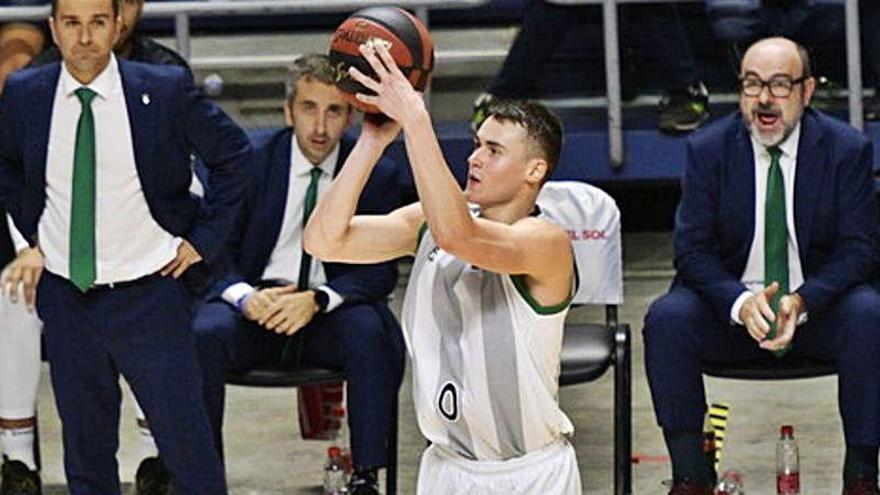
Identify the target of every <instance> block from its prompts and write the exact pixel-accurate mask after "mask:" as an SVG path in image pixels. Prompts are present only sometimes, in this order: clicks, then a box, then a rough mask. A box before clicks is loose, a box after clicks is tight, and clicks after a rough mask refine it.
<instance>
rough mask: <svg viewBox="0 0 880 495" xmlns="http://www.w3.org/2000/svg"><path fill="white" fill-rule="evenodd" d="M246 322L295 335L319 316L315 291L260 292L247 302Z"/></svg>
mask: <svg viewBox="0 0 880 495" xmlns="http://www.w3.org/2000/svg"><path fill="white" fill-rule="evenodd" d="M243 310H244V311H243V312H244V316H245V318H247V319H249V320H251V321H255V322H257V324H259V325H260V326H262V327H264V328H265V329H266V330H271V331H273V332H275V333H283V334H285V335H293V334H295V333H296V332H298V331H299V330H300V329H301V328H302V327H304V326H306V325H308V324H309V322H310V321H312V318H314V317H315V315H316V314H317V313H318V305H317V303H315V293H314V291H311V290H307V291H301V292H297V290H296V286H295V285H287V286H283V287H273V288H269V289H261V290H258V291H257V292H254V293H253V294H251V295H250V296H248V298H247V299H246V300H245V302H244V308H243Z"/></svg>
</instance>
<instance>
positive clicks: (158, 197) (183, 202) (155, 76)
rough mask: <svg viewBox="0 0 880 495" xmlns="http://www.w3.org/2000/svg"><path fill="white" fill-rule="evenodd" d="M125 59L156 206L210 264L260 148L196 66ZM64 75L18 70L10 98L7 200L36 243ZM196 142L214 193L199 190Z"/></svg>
mask: <svg viewBox="0 0 880 495" xmlns="http://www.w3.org/2000/svg"><path fill="white" fill-rule="evenodd" d="M118 63H119V73H120V77H121V79H122V86H123V90H124V93H125V102H126V108H127V110H128V118H129V121H130V123H131V132H132V145H133V147H134V157H135V165H136V167H137V172H138V177H139V179H140V182H141V187H142V188H143V192H144V196H145V198H146V200H147V205H148V207H149V210H150V213H151V214H152V216H153V218H154V219H155V220H156V222H157V223H158V224H159V225H160V226H161V227H162V228H164V229H165V230H166V231H168V232H170V233H171V234H173V235H175V236H181V237H183V238H185V239H187V240H188V241H190V242H191V243H192V244H193V246H194V247H195V248H196V250H198V252H199V254H201V256H202V257H203V258H204V259H205V260H206V261H209V262H210V261H212V260H213V259H214V258H215V257H216V255H217V254H218V252H219V251H220V249H221V247H222V246H223V242H224V240H225V239H226V237H227V235H228V233H229V230H230V229H231V227H232V223H233V220H234V218H235V213H236V211H237V209H238V207H239V205H240V202H241V197H242V194H243V192H244V182H245V177H246V175H247V171H246V170H245V167H246V166H247V165H248V161H249V158H250V153H251V148H250V143H249V142H248V140H247V136H245V134H244V132H243V131H242V130H241V129H240V128H239V127H238V126H237V125H236V124H235V123H233V122H232V120H230V119H229V117H227V116H226V114H224V113H223V112H222V111H221V110H220V109H219V108H218V107H217V106H216V105H214V104H213V103H211V102H209V101H207V100H206V99H205V98H204V97H203V96H202V94H201V92H199V91H198V90H196V88H195V87H194V86H193V84H192V80H191V78H190V76H189V74H188V72H187V71H186V69H183V68H180V67H176V66H157V65H146V64H141V63H137V62H130V61H126V60H122V59H119V60H118ZM60 73H61V65H60V63H52V64H48V65H45V66H42V67H38V68H30V69H24V70H22V71H19V72H16V73H15V74H13V75H11V76H10V77H9V78H8V79H7V81H6V86H5V90H4V91H3V96H2V99H0V201H2V202H4V203H5V204H6V206H7V208H8V210H9V213H10V214H11V215H12V218H13V220H14V221H15V224H16V226H17V227H18V230H19V231H20V232H21V233H22V235H23V236H24V237H25V238H26V239H28V242H29V243H30V244H31V245H32V246H34V245H36V243H37V239H36V233H37V224H38V222H39V220H40V216H41V215H42V212H43V208H44V206H45V203H46V191H45V180H46V151H47V148H48V141H49V126H50V123H51V120H52V106H53V104H54V100H55V90H56V86H57V84H58V77H59V75H60ZM99 144H100V143H99ZM191 150H194V151H195V153H196V154H197V155H198V156H199V157H200V158H201V159H202V161H203V162H204V163H205V166H206V167H207V168H208V170H210V181H209V184H208V186H209V187H208V189H209V193H208V194H206V196H205V198H204V200H199V198H196V197H193V196H192V195H191V194H190V192H189V186H190V183H191V181H192V168H191V158H190V152H191ZM99 193H100V192H99Z"/></svg>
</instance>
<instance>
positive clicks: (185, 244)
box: [159, 239, 202, 278]
mask: <svg viewBox="0 0 880 495" xmlns="http://www.w3.org/2000/svg"><path fill="white" fill-rule="evenodd" d="M199 261H202V255H200V254H199V252H198V251H196V248H194V247H193V245H192V244H190V243H189V241H187V240H186V239H183V241H182V242H181V243H180V246H178V247H177V256H175V257H174V259H173V260H171V261H169V262H168V264H167V265H165V266H163V267H162V270H161V271H160V272H159V273H161V274H162V276H163V277H165V276H168V275H171V276H172V277H174V278H180V277H181V276H182V275H183V273H184V272H186V270H187V269H188V268H189V267H191V266H192V265H194V264H196V263H198V262H199Z"/></svg>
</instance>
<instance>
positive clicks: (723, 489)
mask: <svg viewBox="0 0 880 495" xmlns="http://www.w3.org/2000/svg"><path fill="white" fill-rule="evenodd" d="M712 493H713V495H745V493H746V492H745V485H744V484H743V478H742V474H740V472H739V471H737V470H736V469H729V470H727V471H725V472H724V476H722V477H721V479H720V480H718V484H717V485H715V491H713V492H712Z"/></svg>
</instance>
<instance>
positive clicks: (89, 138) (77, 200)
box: [69, 87, 96, 292]
mask: <svg viewBox="0 0 880 495" xmlns="http://www.w3.org/2000/svg"><path fill="white" fill-rule="evenodd" d="M75 93H76V96H77V98H79V101H80V103H81V104H82V111H81V112H80V114H79V122H77V124H76V145H75V147H74V152H73V184H72V192H71V196H72V198H71V201H70V248H69V249H70V258H69V263H70V281H71V282H73V285H75V286H76V287H77V288H78V289H79V290H81V291H82V292H85V291H87V290H88V289H89V287H91V286H92V284H93V283H94V282H95V278H96V268H95V119H94V116H93V115H92V99H94V98H95V95H96V93H95V92H94V91H92V90H91V89H89V88H85V87H83V88H79V89H77V90H76V91H75Z"/></svg>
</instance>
